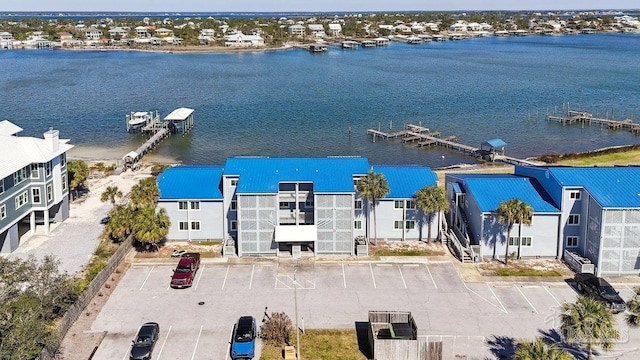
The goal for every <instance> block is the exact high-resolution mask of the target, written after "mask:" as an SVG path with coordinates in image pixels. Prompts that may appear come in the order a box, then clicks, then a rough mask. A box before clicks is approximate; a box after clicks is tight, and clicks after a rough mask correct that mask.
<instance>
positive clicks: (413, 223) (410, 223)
mask: <svg viewBox="0 0 640 360" xmlns="http://www.w3.org/2000/svg"><path fill="white" fill-rule="evenodd" d="M405 225H406V226H405V229H407V230H413V229H415V228H416V221H415V220H407V221H406V224H405Z"/></svg>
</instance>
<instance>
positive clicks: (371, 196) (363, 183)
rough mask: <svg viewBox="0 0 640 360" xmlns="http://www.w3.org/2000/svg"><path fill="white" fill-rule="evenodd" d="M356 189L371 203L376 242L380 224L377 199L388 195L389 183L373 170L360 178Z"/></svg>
mask: <svg viewBox="0 0 640 360" xmlns="http://www.w3.org/2000/svg"><path fill="white" fill-rule="evenodd" d="M356 189H357V190H358V192H359V193H360V195H362V197H364V198H365V199H367V201H368V202H369V203H371V208H372V211H373V238H374V240H375V241H374V244H375V243H377V242H378V231H377V230H378V226H377V224H376V200H377V199H380V198H382V197H384V196H386V195H387V194H388V193H389V183H388V182H387V179H385V177H384V175H383V174H376V173H374V172H373V170H371V171H369V173H368V174H367V175H366V176H364V177H362V178H360V181H359V182H358V185H357V186H356Z"/></svg>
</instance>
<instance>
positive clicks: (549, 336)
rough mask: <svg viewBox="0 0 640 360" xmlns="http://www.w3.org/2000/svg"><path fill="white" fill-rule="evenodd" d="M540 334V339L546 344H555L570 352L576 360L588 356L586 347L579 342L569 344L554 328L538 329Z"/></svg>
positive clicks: (585, 359)
mask: <svg viewBox="0 0 640 360" xmlns="http://www.w3.org/2000/svg"><path fill="white" fill-rule="evenodd" d="M538 332H539V333H540V335H541V338H542V341H544V342H545V343H547V344H555V345H556V346H557V347H558V348H560V349H562V350H565V351H568V352H569V353H571V355H572V356H573V358H574V359H576V360H587V359H588V358H589V356H588V354H587V348H586V347H584V346H582V345H580V344H569V343H567V342H566V341H564V339H563V338H562V334H560V333H559V332H558V330H556V329H549V330H541V329H540V330H538Z"/></svg>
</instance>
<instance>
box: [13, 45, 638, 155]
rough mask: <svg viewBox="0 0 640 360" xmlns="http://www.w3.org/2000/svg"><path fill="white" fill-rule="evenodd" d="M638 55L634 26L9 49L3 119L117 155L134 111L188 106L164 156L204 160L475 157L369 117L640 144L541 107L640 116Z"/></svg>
mask: <svg viewBox="0 0 640 360" xmlns="http://www.w3.org/2000/svg"><path fill="white" fill-rule="evenodd" d="M639 58H640V35H637V34H598V35H576V36H550V37H543V36H528V37H517V38H516V37H512V38H497V37H490V38H482V39H470V40H465V41H455V42H454V41H449V42H438V43H436V42H434V43H429V44H423V45H406V44H400V43H392V45H391V46H389V47H386V48H376V49H357V50H341V49H339V48H337V47H331V48H330V50H329V52H328V53H327V54H322V55H313V54H309V53H307V52H306V51H303V50H287V51H276V52H259V53H242V54H177V53H174V54H169V53H143V52H128V51H122V52H120V51H118V52H115V51H113V52H111V51H109V52H100V51H61V50H15V51H0V119H9V120H11V121H12V122H14V123H16V124H18V125H19V126H21V127H22V128H24V129H25V131H24V134H25V135H34V136H41V134H42V132H43V131H45V130H46V129H47V128H48V127H49V126H53V127H54V128H57V129H60V131H61V136H62V137H64V138H70V139H71V141H72V143H73V144H76V145H78V146H79V147H99V148H112V149H113V152H114V156H113V157H121V156H122V155H124V153H126V152H128V151H129V150H133V149H134V148H135V147H136V145H137V144H139V143H141V142H142V141H143V138H142V137H141V136H140V135H130V134H126V132H125V120H124V116H125V114H127V113H129V112H131V111H150V110H158V111H160V114H161V116H165V115H167V114H168V113H169V112H170V111H171V110H173V109H174V108H177V107H190V108H193V109H195V121H196V127H195V129H194V131H193V132H192V133H190V134H189V135H187V136H184V137H182V136H176V137H172V138H169V139H168V140H167V141H165V142H164V143H163V144H162V145H161V146H160V148H159V149H158V150H157V153H158V154H159V155H163V156H169V157H174V158H176V159H178V160H180V161H183V162H185V163H197V164H220V163H223V162H224V160H225V159H226V158H227V157H229V156H239V155H265V156H329V155H361V156H366V157H368V158H369V159H370V160H371V162H372V163H377V164H379V163H390V164H394V163H397V164H405V163H416V164H424V165H428V166H432V167H438V166H445V165H451V164H457V163H461V162H472V159H470V158H468V157H466V156H463V155H459V154H457V153H455V152H449V151H445V150H441V149H417V148H415V147H413V146H408V145H407V146H405V145H401V144H399V143H385V142H383V141H378V142H376V143H373V142H372V141H371V139H370V138H368V137H367V135H366V130H367V129H368V128H372V127H373V128H380V129H382V130H385V131H386V130H388V129H389V128H390V127H391V128H392V129H393V130H399V129H400V128H402V125H403V124H404V123H415V124H418V123H421V124H422V125H423V126H426V127H428V128H430V129H432V130H436V131H440V132H441V133H442V134H443V135H456V136H457V137H458V141H459V142H462V143H465V144H469V145H472V146H479V145H480V143H481V142H482V141H484V140H487V139H491V138H495V137H499V138H501V139H503V140H504V141H506V142H507V143H508V146H507V153H508V154H510V155H514V156H519V157H529V156H535V155H540V154H547V153H564V152H575V151H585V150H591V149H596V148H601V147H605V146H612V145H625V144H631V143H637V142H638V140H639V138H638V137H637V136H634V135H632V134H630V133H628V132H625V131H617V132H610V131H608V130H606V129H601V128H600V127H597V126H592V127H585V128H580V126H567V127H563V126H561V125H558V124H555V123H547V121H546V120H545V119H546V113H547V111H549V112H553V111H554V109H556V110H557V111H558V112H560V111H562V109H563V104H566V103H569V106H570V107H571V108H572V109H576V110H584V111H589V112H592V113H594V114H595V115H598V116H603V117H604V116H605V115H608V116H609V117H611V116H612V114H613V117H614V118H615V119H618V120H621V119H625V118H632V119H634V120H635V121H636V122H638V121H639V120H638V114H640V65H639V64H640V62H639V61H638V59H639ZM349 129H351V135H349V134H348V130H349ZM123 151H124V152H123ZM443 156H444V158H443Z"/></svg>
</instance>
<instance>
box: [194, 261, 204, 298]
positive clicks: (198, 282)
mask: <svg viewBox="0 0 640 360" xmlns="http://www.w3.org/2000/svg"><path fill="white" fill-rule="evenodd" d="M203 272H204V264H203V265H202V269H200V275H198V280H196V285H195V286H194V287H193V290H194V291H195V290H198V284H200V279H202V273H203Z"/></svg>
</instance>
